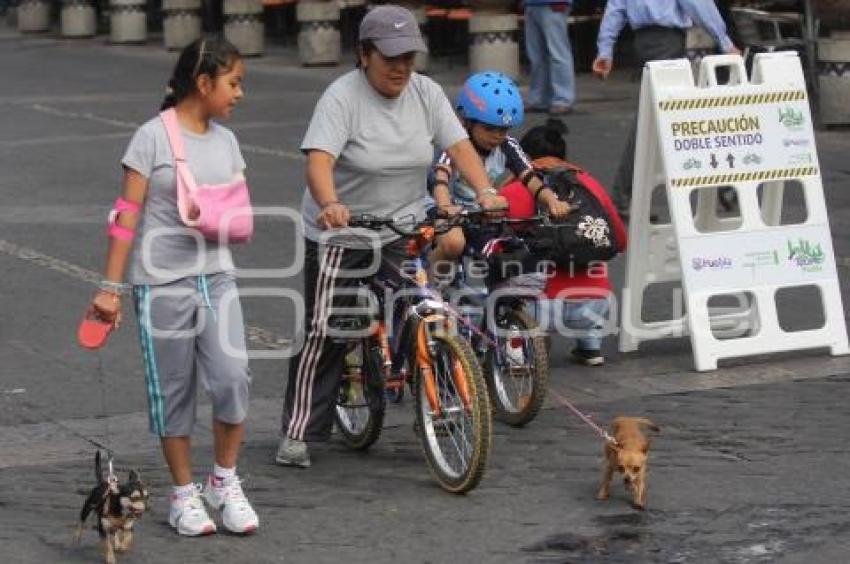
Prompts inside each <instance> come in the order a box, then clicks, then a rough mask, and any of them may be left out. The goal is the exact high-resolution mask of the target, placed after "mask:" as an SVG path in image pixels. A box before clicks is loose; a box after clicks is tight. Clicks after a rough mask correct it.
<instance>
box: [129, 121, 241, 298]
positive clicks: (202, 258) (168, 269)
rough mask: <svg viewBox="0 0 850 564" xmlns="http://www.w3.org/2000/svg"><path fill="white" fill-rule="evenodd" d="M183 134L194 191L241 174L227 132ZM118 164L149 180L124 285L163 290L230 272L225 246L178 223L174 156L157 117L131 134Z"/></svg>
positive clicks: (230, 260) (215, 126)
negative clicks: (181, 280)
mask: <svg viewBox="0 0 850 564" xmlns="http://www.w3.org/2000/svg"><path fill="white" fill-rule="evenodd" d="M182 132H183V142H184V145H185V147H186V159H187V161H188V163H189V169H190V170H191V171H192V174H193V175H194V176H195V181H196V182H197V183H198V185H201V184H226V183H229V182H231V181H233V179H234V177H235V176H237V175H239V174H241V173H242V171H243V170H244V169H245V160H244V159H243V158H242V154H241V153H240V152H239V145H238V143H237V141H236V137H235V136H234V135H233V132H232V131H230V130H229V129H227V128H226V127H224V126H221V125H218V124H217V123H214V122H210V126H209V129H208V130H207V132H206V133H204V134H198V133H193V132H191V131H187V130H186V129H183V130H182ZM121 164H123V165H124V166H125V167H128V168H131V169H133V170H135V171H136V172H138V173H139V174H141V175H142V176H144V177H146V178H147V179H148V191H147V196H146V198H145V207H144V211H143V214H142V218H141V222H140V224H139V227H138V229H137V231H136V238H135V241H134V244H133V255H132V259H131V263H130V272H129V275H128V277H127V280H128V282H130V283H131V284H153V285H158V284H167V283H168V282H173V281H174V280H177V279H179V278H184V277H186V276H197V275H199V274H212V273H215V272H223V271H229V270H233V269H234V266H233V257H232V256H231V254H230V249H229V248H228V247H227V246H219V244H218V242H216V241H206V240H204V239H203V237H201V236H200V234H199V232H198V231H197V230H195V229H192V228H189V227H186V226H184V225H183V222H182V221H181V220H180V216H179V214H178V212H177V180H176V179H175V175H174V155H173V153H172V152H171V145H170V144H169V142H168V135H167V134H166V132H165V126H164V125H163V123H162V120H161V119H160V118H159V116H157V117H155V118H153V119H152V120H150V121H148V122H147V123H145V124H144V125H142V126H141V127H140V128H139V129H138V130H136V133H135V134H134V135H133V139H132V140H131V141H130V145H129V146H128V147H127V152H126V153H125V154H124V158H123V159H122V160H121Z"/></svg>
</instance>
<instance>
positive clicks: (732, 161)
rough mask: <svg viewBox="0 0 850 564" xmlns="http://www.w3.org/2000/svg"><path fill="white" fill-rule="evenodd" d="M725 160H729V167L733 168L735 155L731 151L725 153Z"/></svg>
mask: <svg viewBox="0 0 850 564" xmlns="http://www.w3.org/2000/svg"><path fill="white" fill-rule="evenodd" d="M726 160H727V161H729V168H735V156H734V155H732V153H729V154H728V155H726Z"/></svg>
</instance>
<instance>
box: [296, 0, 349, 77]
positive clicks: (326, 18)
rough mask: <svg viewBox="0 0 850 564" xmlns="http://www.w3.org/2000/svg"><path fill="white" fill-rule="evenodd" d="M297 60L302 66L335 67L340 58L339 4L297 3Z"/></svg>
mask: <svg viewBox="0 0 850 564" xmlns="http://www.w3.org/2000/svg"><path fill="white" fill-rule="evenodd" d="M296 18H297V20H298V24H299V31H298V58H299V59H300V60H301V64H302V65H304V66H310V65H338V64H339V56H340V34H339V4H337V3H336V2H305V1H303V0H302V1H301V2H298V6H297V8H296Z"/></svg>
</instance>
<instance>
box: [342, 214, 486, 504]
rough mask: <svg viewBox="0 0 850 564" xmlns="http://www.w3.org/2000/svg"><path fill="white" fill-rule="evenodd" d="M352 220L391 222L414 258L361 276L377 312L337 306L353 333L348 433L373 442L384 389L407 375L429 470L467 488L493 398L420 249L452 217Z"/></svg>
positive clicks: (361, 443) (447, 484)
mask: <svg viewBox="0 0 850 564" xmlns="http://www.w3.org/2000/svg"><path fill="white" fill-rule="evenodd" d="M349 225H350V226H351V227H363V228H367V229H373V230H379V229H383V228H388V229H390V230H392V231H394V232H395V233H397V234H399V235H400V236H402V237H404V238H407V239H408V247H407V254H408V256H409V261H408V265H407V268H405V272H401V271H400V274H401V282H400V283H399V282H398V280H390V279H389V278H388V277H382V276H381V275H380V274H379V275H375V276H372V277H371V279H369V280H367V281H365V282H364V288H366V289H368V290H371V292H366V294H367V295H369V296H371V298H370V299H372V300H374V302H376V304H375V305H377V307H373V308H372V311H373V312H375V313H372V314H369V315H350V316H340V315H337V316H332V318H331V319H330V320H329V322H328V324H329V326H330V327H332V328H333V329H335V330H337V331H340V330H341V334H349V335H357V336H356V337H354V338H346V341H347V342H348V343H349V350H348V353H347V355H346V362H345V363H346V367H345V369H344V371H343V380H342V385H341V386H340V391H339V396H338V400H337V405H336V409H335V420H336V424H337V427H338V428H339V430H340V433H341V435H342V437H343V441H344V442H345V443H346V444H347V445H348V446H349V447H351V448H353V449H366V448H369V447H370V446H371V445H372V444H373V443H374V442H375V441H376V440H377V439H378V437H379V436H380V433H381V427H382V425H383V419H384V412H385V409H386V398H385V390H389V391H391V392H393V393H394V394H396V395H397V396H399V397H400V395H401V394H402V393H403V390H404V387H405V385H407V386H409V387H410V389H411V393H412V395H413V397H414V400H415V411H416V413H415V416H416V429H417V436H418V438H419V442H420V445H421V447H422V450H423V452H424V453H425V458H426V460H427V462H428V466H429V468H430V470H431V472H432V474H433V475H434V477H435V478H436V480H437V482H438V483H439V484H440V486H441V487H443V488H444V489H445V490H447V491H449V492H452V493H459V494H460V493H465V492H468V491H470V490H472V489H473V488H475V487H476V486H477V485H478V483H479V482H480V481H481V478H482V476H483V475H484V470H485V467H486V465H487V458H488V455H489V452H490V446H491V443H492V419H491V418H492V415H491V410H490V400H489V396H488V394H487V387H486V384H485V382H484V378H483V376H482V371H481V366H480V365H479V362H478V359H477V357H476V355H475V354H474V353H473V352H472V350H471V348H470V346H469V344H468V342H467V341H466V340H465V339H463V338H462V337H460V336H459V335H458V334H457V331H456V330H455V329H456V328H455V327H454V323H455V320H454V318H453V317H452V315H451V312H450V311H449V310H448V308H447V306H446V304H445V303H444V302H443V301H442V299H441V298H440V296H439V294H438V293H437V292H436V291H434V290H433V289H432V288H431V286H430V284H429V282H428V276H427V272H426V269H425V264H424V260H423V259H422V254H423V250H424V249H425V248H426V247H427V246H428V245H430V243H431V241H432V240H433V238H434V236H435V235H436V234H437V233H438V232H442V230H443V229H446V230H447V229H449V228H450V227H451V226H449V225H445V226H439V227H435V226H434V224H433V222H431V221H426V222H423V223H419V224H417V225H415V226H414V227H413V228H412V229H411V230H410V231H407V230H404V229H403V228H402V227H401V226H400V225H399V222H398V221H396V220H393V219H391V218H379V217H374V216H368V215H363V216H357V217H353V218H352V219H351V220H350V221H349ZM411 266H412V268H411ZM388 297H391V302H392V303H390V304H387V303H386V302H387V301H388V300H387V298H388ZM390 329H391V330H390ZM338 334H340V333H338Z"/></svg>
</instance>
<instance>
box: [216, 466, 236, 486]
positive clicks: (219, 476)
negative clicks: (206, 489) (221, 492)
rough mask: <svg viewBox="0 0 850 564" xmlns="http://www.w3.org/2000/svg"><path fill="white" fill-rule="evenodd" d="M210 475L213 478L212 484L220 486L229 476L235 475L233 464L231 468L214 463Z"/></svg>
mask: <svg viewBox="0 0 850 564" xmlns="http://www.w3.org/2000/svg"><path fill="white" fill-rule="evenodd" d="M212 475H213V479H214V485H216V486H219V487H221V486H223V485H224V483H225V482H227V481H228V480H229V479H230V478H233V477H235V476H236V467H235V466H234V467H233V468H222V467H221V466H219V465H218V464H214V465H213V473H212Z"/></svg>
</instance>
